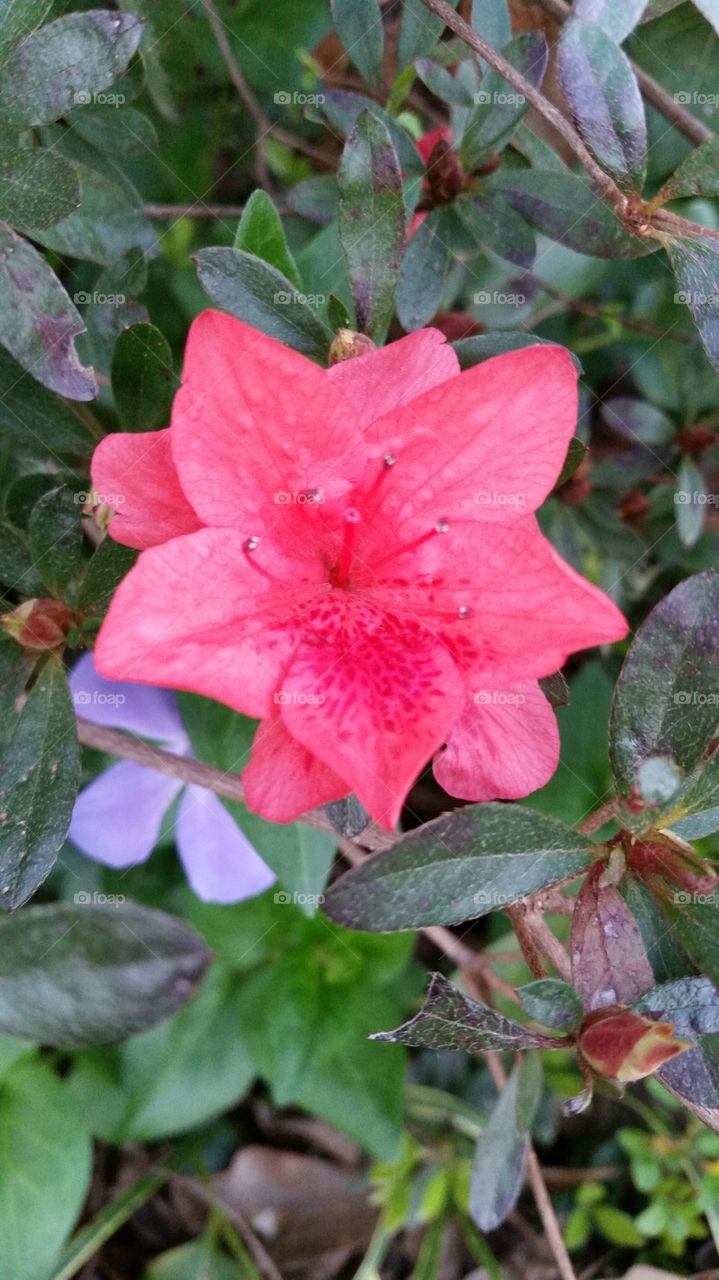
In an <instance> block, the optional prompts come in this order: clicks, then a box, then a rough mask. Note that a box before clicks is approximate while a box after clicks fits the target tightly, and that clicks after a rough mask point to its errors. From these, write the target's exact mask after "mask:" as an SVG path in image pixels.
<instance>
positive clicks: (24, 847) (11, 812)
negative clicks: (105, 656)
mask: <svg viewBox="0 0 719 1280" xmlns="http://www.w3.org/2000/svg"><path fill="white" fill-rule="evenodd" d="M78 777H79V748H78V745H77V736H76V733H75V713H74V710H73V706H72V702H71V700H70V694H69V691H68V687H67V681H66V679H65V673H64V671H63V669H62V666H61V664H60V662H59V661H58V660H57V659H56V658H54V657H51V658H48V659H47V660H46V662H45V666H44V667H43V669H42V671H41V673H40V675H39V677H38V679H37V682H36V683H35V685H34V686H33V688H32V690H31V692H30V694H29V696H28V699H27V701H26V703H25V705H24V707H23V708H22V711H21V712H20V714H19V716H18V717H17V720H16V722H15V725H14V727H13V731H12V734H11V735H10V736H9V738H8V741H7V743H6V746H5V748H4V750H3V753H2V756H0V809H1V810H2V815H1V817H0V904H2V906H4V907H7V908H9V909H10V910H14V909H15V908H16V907H19V906H21V905H22V903H23V902H26V901H27V899H28V898H29V897H31V895H32V894H33V893H34V892H35V890H36V889H37V888H38V886H39V885H41V884H42V882H43V880H44V879H45V877H46V876H47V875H48V874H49V872H50V871H51V870H52V867H53V865H54V863H55V859H56V858H57V855H58V852H59V850H60V848H61V847H62V843H63V841H64V839H65V835H66V832H67V829H68V827H69V825H70V816H71V814H72V806H73V803H74V800H75V794H76V792H77V785H78ZM9 923H10V922H9V921H2V922H0V927H3V928H4V927H5V926H7V925H8V924H9ZM12 1034H14V1033H12Z"/></svg>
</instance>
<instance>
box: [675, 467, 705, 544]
mask: <svg viewBox="0 0 719 1280" xmlns="http://www.w3.org/2000/svg"><path fill="white" fill-rule="evenodd" d="M706 496H707V495H706V488H705V485H704V480H703V478H702V473H701V471H700V470H699V468H698V466H697V464H696V462H695V461H694V459H693V458H688V457H684V458H682V460H681V463H680V465H679V470H678V472H677V487H676V492H675V494H674V503H675V506H676V515H677V533H678V534H679V540H680V542H681V543H682V544H683V546H685V547H693V546H694V543H695V542H698V541H699V539H700V538H701V536H702V530H703V528H704V520H705V517H706V510H707V508H706Z"/></svg>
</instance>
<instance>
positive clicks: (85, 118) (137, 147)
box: [68, 105, 160, 156]
mask: <svg viewBox="0 0 719 1280" xmlns="http://www.w3.org/2000/svg"><path fill="white" fill-rule="evenodd" d="M68 124H69V125H70V127H71V128H72V130H73V132H74V133H76V134H78V136H79V137H81V138H84V139H85V141H86V142H89V143H91V145H92V146H93V147H96V148H97V150H98V151H107V152H109V153H110V155H111V156H125V155H130V156H133V155H138V156H142V155H146V154H147V152H148V151H151V152H156V151H157V150H158V148H159V145H160V144H159V141H158V137H157V133H156V131H155V126H154V124H153V123H152V121H151V120H149V119H148V117H147V116H145V115H143V114H142V112H141V111H136V110H135V108H134V107H124V106H123V107H117V106H111V105H107V106H103V105H99V106H89V107H78V108H77V110H76V111H73V112H72V114H71V115H70V117H69V118H68Z"/></svg>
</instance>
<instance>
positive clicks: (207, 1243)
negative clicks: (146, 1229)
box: [145, 1239, 261, 1280]
mask: <svg viewBox="0 0 719 1280" xmlns="http://www.w3.org/2000/svg"><path fill="white" fill-rule="evenodd" d="M210 1277H212V1280H240V1277H242V1280H255V1277H256V1278H257V1280H261V1275H260V1272H259V1271H257V1270H256V1269H255V1267H254V1266H252V1267H251V1269H250V1270H248V1269H246V1268H243V1270H242V1271H241V1272H240V1271H239V1270H238V1264H237V1262H236V1261H235V1260H233V1259H232V1258H230V1257H228V1255H227V1254H226V1253H223V1252H222V1251H221V1250H220V1249H219V1248H218V1246H217V1245H216V1244H213V1243H212V1241H211V1240H209V1239H207V1240H201V1239H198V1240H190V1241H189V1243H188V1244H181V1245H178V1246H177V1247H176V1248H175V1249H168V1250H167V1252H165V1253H161V1254H159V1255H158V1257H156V1258H154V1259H153V1260H152V1262H151V1263H150V1265H149V1267H148V1269H147V1271H146V1273H145V1280H210Z"/></svg>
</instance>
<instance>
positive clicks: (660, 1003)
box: [633, 977, 719, 1040]
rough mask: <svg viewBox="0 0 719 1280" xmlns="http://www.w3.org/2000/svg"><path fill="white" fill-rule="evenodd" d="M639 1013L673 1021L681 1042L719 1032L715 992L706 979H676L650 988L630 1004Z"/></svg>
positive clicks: (718, 1011)
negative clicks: (681, 1039)
mask: <svg viewBox="0 0 719 1280" xmlns="http://www.w3.org/2000/svg"><path fill="white" fill-rule="evenodd" d="M633 1008H634V1009H636V1010H637V1011H638V1012H639V1013H651V1014H656V1016H657V1017H658V1018H659V1019H661V1020H662V1021H663V1022H664V1021H665V1022H673V1023H674V1029H675V1031H676V1034H677V1035H678V1036H680V1037H682V1038H683V1039H684V1040H697V1039H699V1037H700V1036H705V1035H708V1034H710V1033H712V1032H719V991H717V989H716V987H715V986H714V983H713V982H710V981H709V979H708V978H698V977H687V978H678V979H677V980H676V981H675V982H663V983H662V984H661V985H660V986H658V987H653V988H652V990H651V991H647V992H646V994H645V995H643V996H642V997H641V999H640V1000H637V1001H636V1002H635V1004H634V1005H633Z"/></svg>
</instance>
